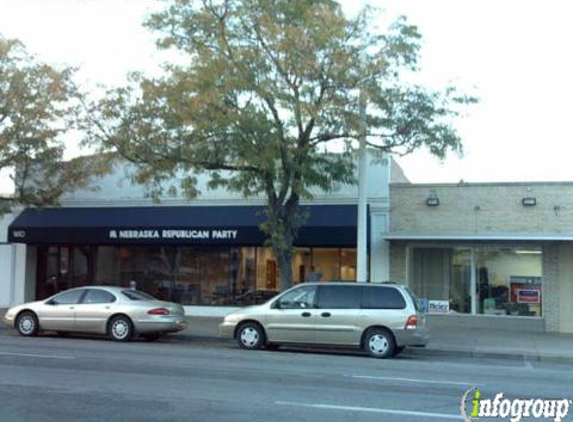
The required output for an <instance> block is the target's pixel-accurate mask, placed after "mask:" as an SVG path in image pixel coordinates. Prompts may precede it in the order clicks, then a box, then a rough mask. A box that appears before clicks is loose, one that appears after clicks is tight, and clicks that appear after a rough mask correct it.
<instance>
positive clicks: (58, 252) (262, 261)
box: [37, 245, 356, 306]
mask: <svg viewBox="0 0 573 422" xmlns="http://www.w3.org/2000/svg"><path fill="white" fill-rule="evenodd" d="M39 257H40V258H39V264H38V265H39V271H38V283H37V287H38V289H37V295H38V297H39V298H44V297H47V296H50V295H51V294H54V293H56V292H58V291H61V290H65V289H67V288H71V287H77V286H78V285H117V286H122V287H130V285H131V283H132V282H135V285H136V287H137V288H138V289H139V290H142V291H144V292H147V293H149V294H151V295H152V296H154V297H157V298H158V299H161V300H168V301H173V302H177V303H180V304H183V305H215V306H248V305H253V304H259V303H263V302H265V301H267V300H269V299H270V298H272V297H273V296H275V295H276V294H278V293H279V291H280V286H281V283H280V275H279V271H278V266H277V263H276V259H275V258H274V256H273V253H272V250H271V249H270V248H266V247H228V246H200V247H192V246H131V245H129V246H97V247H96V246H92V247H60V246H53V247H40V248H39ZM42 257H43V258H42ZM355 268H356V250H355V249H339V248H330V249H328V248H295V249H294V251H293V260H292V270H293V271H292V272H293V283H294V284H299V283H304V282H307V281H312V280H320V281H329V280H341V279H342V280H352V281H353V280H354V278H355Z"/></svg>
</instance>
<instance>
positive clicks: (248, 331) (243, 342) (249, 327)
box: [237, 322, 265, 349]
mask: <svg viewBox="0 0 573 422" xmlns="http://www.w3.org/2000/svg"><path fill="white" fill-rule="evenodd" d="M237 341H238V342H239V346H241V347H242V348H243V349H260V348H261V347H263V344H264V343H265V333H264V331H263V328H262V327H261V326H260V325H259V324H257V323H254V322H247V323H245V324H243V325H241V326H240V327H239V330H238V332H237Z"/></svg>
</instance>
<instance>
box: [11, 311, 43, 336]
mask: <svg viewBox="0 0 573 422" xmlns="http://www.w3.org/2000/svg"><path fill="white" fill-rule="evenodd" d="M16 329H17V330H18V333H20V335H21V336H24V337H34V336H36V335H38V317H36V314H34V313H33V312H30V311H26V312H22V313H21V314H20V315H18V319H16Z"/></svg>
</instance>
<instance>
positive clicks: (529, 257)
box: [385, 182, 573, 332]
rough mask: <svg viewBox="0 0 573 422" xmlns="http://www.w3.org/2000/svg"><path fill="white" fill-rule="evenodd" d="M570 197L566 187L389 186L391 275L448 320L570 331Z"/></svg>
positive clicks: (572, 252)
mask: <svg viewBox="0 0 573 422" xmlns="http://www.w3.org/2000/svg"><path fill="white" fill-rule="evenodd" d="M572 194H573V183H570V182H559V183H539V182H538V183H471V184H469V183H460V184H405V183H404V184H401V183H400V184H393V185H392V186H391V189H390V224H389V233H388V234H387V235H386V237H385V238H386V239H387V240H388V241H390V278H391V279H392V280H395V281H401V282H406V283H407V284H408V285H410V287H411V288H412V289H413V290H414V291H415V292H416V293H417V294H418V295H419V296H420V297H421V298H424V299H427V301H428V306H430V307H432V309H433V310H434V311H436V312H439V313H443V314H447V315H448V316H446V315H444V317H445V318H448V317H450V318H451V319H452V320H453V319H456V318H458V319H459V318H462V319H464V320H466V321H469V320H470V319H471V323H472V324H474V325H475V326H482V327H487V326H488V325H489V324H492V323H495V324H497V325H498V326H499V325H500V324H501V325H503V324H509V326H511V327H512V328H515V329H523V330H528V329H531V328H532V327H538V328H541V329H543V330H548V331H558V332H573V306H572V303H573V195H572ZM501 317H505V318H501ZM492 319H493V321H492Z"/></svg>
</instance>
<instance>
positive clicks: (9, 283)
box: [0, 213, 35, 308]
mask: <svg viewBox="0 0 573 422" xmlns="http://www.w3.org/2000/svg"><path fill="white" fill-rule="evenodd" d="M17 214H18V213H13V214H4V215H3V216H1V217H0V308H8V307H10V306H12V305H15V304H19V303H22V302H24V298H25V294H24V290H25V288H26V283H25V269H26V246H25V245H16V244H9V243H6V241H7V239H8V226H9V225H10V223H11V222H12V221H13V220H14V218H15V217H16V215H17ZM34 263H35V260H34ZM34 268H35V267H34Z"/></svg>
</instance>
